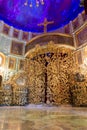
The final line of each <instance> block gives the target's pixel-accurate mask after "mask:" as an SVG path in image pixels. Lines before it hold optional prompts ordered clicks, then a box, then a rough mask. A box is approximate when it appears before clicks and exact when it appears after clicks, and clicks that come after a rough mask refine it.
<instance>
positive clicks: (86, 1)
mask: <svg viewBox="0 0 87 130" xmlns="http://www.w3.org/2000/svg"><path fill="white" fill-rule="evenodd" d="M84 8H85V13H86V14H87V0H84Z"/></svg>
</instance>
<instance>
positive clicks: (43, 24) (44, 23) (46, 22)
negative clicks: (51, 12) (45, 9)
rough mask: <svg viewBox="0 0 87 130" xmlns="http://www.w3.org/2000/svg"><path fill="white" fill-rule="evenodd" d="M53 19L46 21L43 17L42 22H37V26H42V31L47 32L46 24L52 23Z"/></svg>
mask: <svg viewBox="0 0 87 130" xmlns="http://www.w3.org/2000/svg"><path fill="white" fill-rule="evenodd" d="M53 23H54V21H48V20H47V18H45V19H44V22H43V23H40V24H38V26H44V33H47V26H48V25H49V24H53Z"/></svg>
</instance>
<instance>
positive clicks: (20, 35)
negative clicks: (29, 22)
mask: <svg viewBox="0 0 87 130" xmlns="http://www.w3.org/2000/svg"><path fill="white" fill-rule="evenodd" d="M22 36H23V31H22V30H20V31H19V36H18V40H22Z"/></svg>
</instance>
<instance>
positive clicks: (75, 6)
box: [0, 0, 83, 32]
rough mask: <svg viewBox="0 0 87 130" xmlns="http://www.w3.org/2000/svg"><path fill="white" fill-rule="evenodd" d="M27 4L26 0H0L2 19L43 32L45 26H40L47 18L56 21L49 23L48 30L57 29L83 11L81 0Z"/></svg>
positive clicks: (25, 28)
mask: <svg viewBox="0 0 87 130" xmlns="http://www.w3.org/2000/svg"><path fill="white" fill-rule="evenodd" d="M30 1H32V4H33V6H32V7H30V6H29V5H27V6H25V5H24V3H25V2H26V0H0V20H3V21H4V22H5V23H7V24H8V25H10V26H13V27H15V28H17V29H21V30H24V31H31V32H43V27H42V26H38V24H40V23H42V22H43V21H44V19H45V18H47V20H48V21H54V23H53V24H50V25H48V31H53V30H56V29H58V28H60V27H62V26H64V25H66V24H67V23H68V22H69V21H70V20H73V19H74V18H76V17H77V15H78V13H80V12H82V10H83V8H81V7H80V6H79V5H80V0H44V2H45V4H44V5H41V4H40V5H39V7H37V6H36V0H28V4H29V2H30Z"/></svg>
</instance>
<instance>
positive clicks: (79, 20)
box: [78, 14, 83, 26]
mask: <svg viewBox="0 0 87 130" xmlns="http://www.w3.org/2000/svg"><path fill="white" fill-rule="evenodd" d="M78 22H79V25H80V26H81V25H82V24H83V17H82V14H79V15H78Z"/></svg>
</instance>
